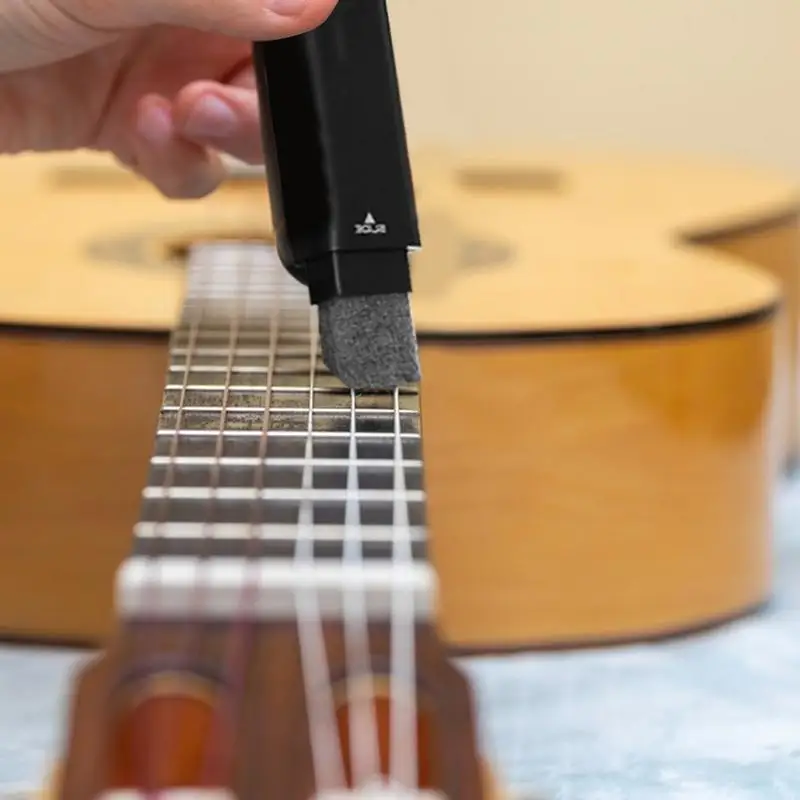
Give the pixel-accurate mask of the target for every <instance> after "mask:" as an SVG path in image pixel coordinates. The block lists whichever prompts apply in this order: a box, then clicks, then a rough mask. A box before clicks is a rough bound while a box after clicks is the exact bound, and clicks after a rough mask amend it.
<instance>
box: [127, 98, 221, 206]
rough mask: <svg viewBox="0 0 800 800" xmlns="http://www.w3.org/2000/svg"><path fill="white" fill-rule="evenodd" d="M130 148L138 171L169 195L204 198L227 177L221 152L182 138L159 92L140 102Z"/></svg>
mask: <svg viewBox="0 0 800 800" xmlns="http://www.w3.org/2000/svg"><path fill="white" fill-rule="evenodd" d="M131 150H132V153H131V155H130V157H129V159H130V161H131V163H132V164H133V165H134V168H135V170H136V172H138V173H139V174H140V175H141V176H142V177H143V178H146V179H147V180H148V181H150V182H151V183H152V184H153V185H154V186H155V187H156V188H157V189H158V190H159V191H160V192H161V193H162V194H163V195H165V196H166V197H170V198H182V199H188V198H197V197H204V196H205V195H207V194H210V193H211V192H212V191H214V189H216V188H217V187H218V186H219V185H220V183H221V182H222V181H223V179H224V178H225V169H224V167H223V165H222V162H221V161H220V158H219V155H218V154H217V153H215V152H213V151H211V150H209V149H208V148H206V147H204V146H202V145H200V144H196V143H193V142H189V141H186V140H185V139H184V138H183V137H181V136H180V135H179V134H178V132H177V131H176V129H175V125H174V121H173V117H172V108H171V105H170V103H169V101H168V100H166V99H165V98H163V97H159V96H157V95H149V96H147V97H145V98H143V99H142V101H141V102H140V103H139V107H138V109H137V118H136V135H135V138H134V141H133V143H132V148H131Z"/></svg>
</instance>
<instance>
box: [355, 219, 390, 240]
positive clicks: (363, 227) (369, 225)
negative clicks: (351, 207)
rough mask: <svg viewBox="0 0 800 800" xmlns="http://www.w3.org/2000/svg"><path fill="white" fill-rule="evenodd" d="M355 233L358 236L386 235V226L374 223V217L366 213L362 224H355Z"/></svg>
mask: <svg viewBox="0 0 800 800" xmlns="http://www.w3.org/2000/svg"><path fill="white" fill-rule="evenodd" d="M355 232H356V234H357V235H359V236H366V235H369V234H373V235H374V234H381V233H386V225H384V224H383V223H382V222H375V217H373V216H372V214H370V213H368V214H367V216H366V217H364V221H363V222H356V224H355Z"/></svg>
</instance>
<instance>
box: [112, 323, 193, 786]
mask: <svg viewBox="0 0 800 800" xmlns="http://www.w3.org/2000/svg"><path fill="white" fill-rule="evenodd" d="M201 322H202V310H201V311H200V313H199V314H198V315H197V317H195V318H193V319H192V320H191V322H190V324H189V330H188V340H187V341H188V347H187V354H186V362H185V369H184V373H183V379H182V381H181V387H180V395H179V402H178V410H177V412H176V414H175V425H174V430H173V431H172V433H171V435H170V440H169V450H168V456H167V467H166V469H165V472H164V478H163V483H162V487H163V489H164V491H163V494H162V497H161V499H160V502H159V504H158V511H157V514H156V521H155V526H154V528H155V531H154V532H155V536H156V538H162V537H163V536H164V527H165V525H167V524H168V522H167V519H168V516H169V489H170V488H171V487H172V485H173V483H174V480H175V458H176V456H177V453H178V448H179V446H180V430H181V426H182V424H183V422H182V420H183V409H184V408H185V405H186V402H185V401H186V394H187V392H188V386H189V370H190V368H191V363H192V358H193V355H194V352H195V345H196V342H197V338H198V335H199V330H200V324H201ZM175 339H176V336H175V333H174V332H173V334H172V335H171V336H170V345H169V348H170V350H171V349H172V346H173V342H174V341H175ZM170 362H171V358H170ZM165 393H166V392H165ZM159 417H160V415H159ZM146 561H147V569H146V570H145V573H144V578H143V582H142V586H141V589H140V592H141V594H142V596H143V599H144V598H150V602H152V603H153V606H154V607H155V606H156V605H157V604H158V600H159V598H160V596H161V591H160V590H161V582H160V581H159V580H158V577H159V575H160V574H161V571H160V569H159V567H160V562H159V556H158V552H157V549H154V551H153V553H152V555H151V556H150V557H148V558H147V559H146ZM123 627H124V628H126V629H128V630H129V631H132V635H131V645H130V646H131V650H132V653H131V660H132V661H133V665H132V669H133V670H134V671H135V670H136V669H137V667H138V664H137V661H136V656H137V654H139V645H140V644H142V645H144V646H143V647H142V648H141V650H142V652H141V654H140V655H141V657H142V658H143V660H144V661H145V663H146V661H147V653H148V651H149V650H150V647H149V645H150V640H149V637H148V636H147V633H146V632H145V631H143V632H142V633H141V635H137V627H138V626H136V624H135V622H131V621H126V624H124V625H123ZM160 716H163V710H162V714H160V715H159V717H160ZM157 721H158V720H153V724H152V725H142V726H141V729H139V735H138V736H136V735H135V733H134V736H135V742H136V744H135V745H134V747H135V754H134V758H135V759H136V763H141V764H142V768H143V773H144V775H143V777H144V781H145V787H144V788H145V790H146V793H147V796H148V800H155V798H156V797H157V794H158V786H157V779H156V778H155V776H154V773H156V770H157V763H158V762H157V759H158V756H159V754H160V753H161V752H163V751H162V749H161V747H160V745H161V744H162V739H163V740H166V731H165V726H161V725H158V724H157ZM151 728H152V729H153V733H154V734H155V735H151Z"/></svg>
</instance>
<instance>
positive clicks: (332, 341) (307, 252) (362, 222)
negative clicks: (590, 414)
mask: <svg viewBox="0 0 800 800" xmlns="http://www.w3.org/2000/svg"><path fill="white" fill-rule="evenodd" d="M253 60H254V65H255V73H256V80H257V86H258V93H259V101H260V105H261V120H262V121H261V126H262V132H263V141H264V156H265V160H266V171H267V184H268V186H269V194H270V204H271V207H272V217H273V225H274V229H275V234H276V238H277V250H278V255H279V257H280V259H281V261H282V263H283V265H284V266H285V267H286V269H287V270H288V271H289V272H290V273H291V274H292V275H294V276H295V277H296V278H297V279H298V280H300V281H302V282H303V283H304V284H306V285H307V286H308V290H309V296H310V300H311V302H312V303H313V304H315V305H317V306H318V309H319V330H320V341H321V345H322V356H323V359H324V361H325V363H326V364H327V366H328V368H329V369H330V370H331V371H332V372H333V373H334V374H335V375H337V377H339V378H340V380H342V381H343V382H344V383H345V384H346V385H347V386H349V387H350V388H353V389H365V390H369V389H371V390H389V389H394V388H396V387H397V386H402V385H403V384H407V383H412V382H415V381H417V380H418V379H419V356H418V352H417V341H416V334H415V331H414V325H413V321H412V317H411V310H410V304H409V297H408V295H409V292H410V291H411V278H410V268H409V251H410V250H411V249H414V248H417V247H419V246H420V236H419V227H418V222H417V212H416V207H415V202H414V190H413V186H412V176H411V167H410V164H409V155H408V146H407V143H406V133H405V125H404V122H403V112H402V106H401V102H400V91H399V87H398V82H397V72H396V67H395V61H394V52H393V48H392V40H391V32H390V27H389V17H388V11H387V8H386V0H339V2H338V4H337V6H336V8H335V9H334V11H333V12H332V13H331V15H330V16H329V17H328V19H327V20H326V21H325V22H323V23H322V25H320V26H319V27H318V28H316V29H315V30H313V31H311V32H309V33H304V34H301V35H299V36H293V37H289V38H286V39H280V40H276V41H269V42H256V43H255V45H254V48H253Z"/></svg>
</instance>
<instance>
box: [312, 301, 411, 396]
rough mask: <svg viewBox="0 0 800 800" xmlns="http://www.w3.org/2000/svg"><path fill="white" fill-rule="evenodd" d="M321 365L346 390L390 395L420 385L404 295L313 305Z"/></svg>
mask: <svg viewBox="0 0 800 800" xmlns="http://www.w3.org/2000/svg"><path fill="white" fill-rule="evenodd" d="M319 336H320V343H321V345H322V359H323V361H324V362H325V364H326V365H327V367H328V369H329V370H330V371H331V372H332V373H333V374H334V375H336V377H337V378H339V380H340V381H342V383H344V385H345V386H347V387H348V388H350V389H356V390H358V389H361V390H364V391H390V390H393V389H396V388H397V387H399V386H404V385H407V384H410V383H415V382H417V381H418V380H419V379H420V365H419V352H418V349H417V336H416V332H415V330H414V322H413V319H412V316H411V305H410V303H409V299H408V295H405V294H387V295H370V296H368V297H334V298H332V299H331V300H328V301H326V302H324V303H321V304H320V305H319Z"/></svg>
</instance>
